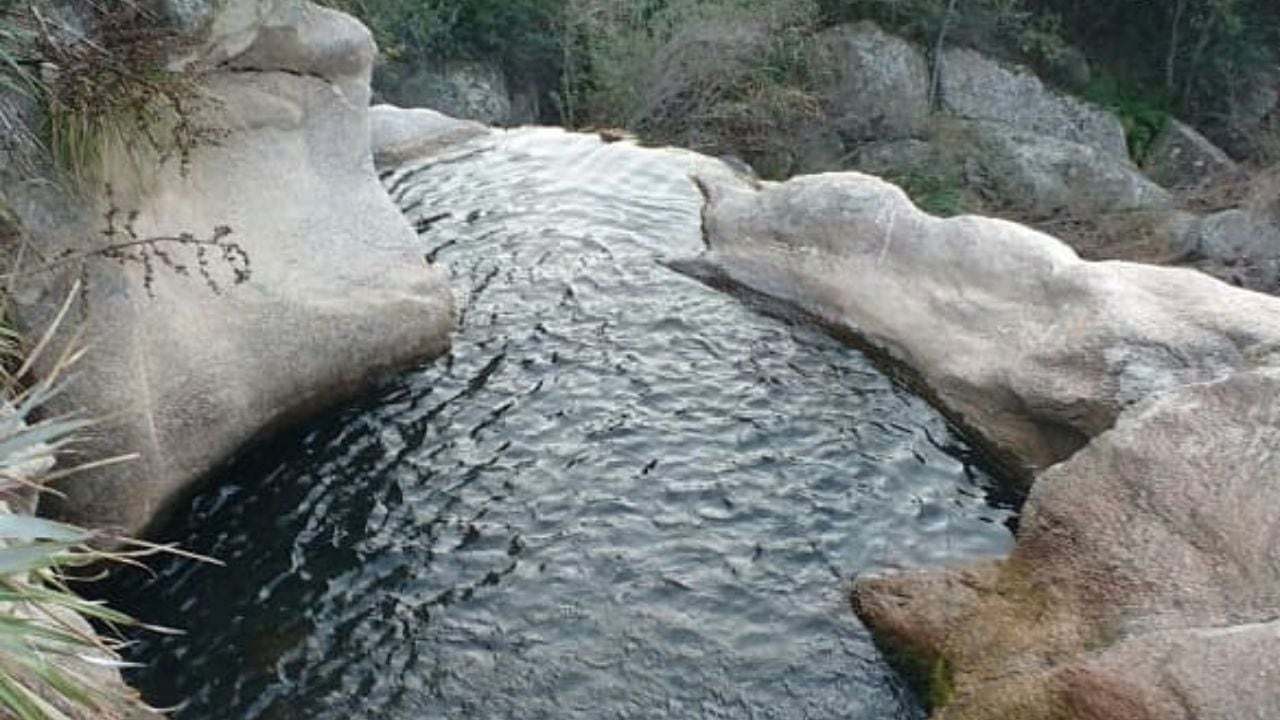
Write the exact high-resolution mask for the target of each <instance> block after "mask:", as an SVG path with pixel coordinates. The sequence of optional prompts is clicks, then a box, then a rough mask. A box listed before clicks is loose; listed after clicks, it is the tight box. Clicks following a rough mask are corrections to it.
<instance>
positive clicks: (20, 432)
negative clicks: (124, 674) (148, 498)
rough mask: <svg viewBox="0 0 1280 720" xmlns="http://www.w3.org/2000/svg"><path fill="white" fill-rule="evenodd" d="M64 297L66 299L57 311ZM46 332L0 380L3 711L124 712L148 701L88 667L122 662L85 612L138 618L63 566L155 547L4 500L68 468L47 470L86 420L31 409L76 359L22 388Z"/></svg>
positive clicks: (110, 715) (106, 718) (12, 341)
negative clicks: (124, 542) (111, 537)
mask: <svg viewBox="0 0 1280 720" xmlns="http://www.w3.org/2000/svg"><path fill="white" fill-rule="evenodd" d="M69 307H70V301H68V303H67V304H66V305H65V306H64V308H63V311H62V315H61V316H62V317H65V315H66V312H67V309H68V308H69ZM55 327H56V323H55ZM52 335H53V331H52V329H51V330H50V331H49V332H48V333H47V334H46V335H45V337H44V338H43V339H41V340H40V342H38V343H37V344H36V346H35V349H34V350H33V351H32V355H31V356H30V357H29V358H28V359H27V360H26V361H25V362H23V363H22V364H21V366H20V367H18V368H17V369H16V370H14V371H13V372H5V373H4V374H3V379H2V380H0V391H2V392H3V395H4V398H5V404H4V405H3V407H2V408H0V498H4V499H3V500H0V716H4V717H8V718H14V719H15V720H67V718H68V717H72V716H76V717H94V718H102V720H123V719H124V718H127V717H131V716H133V715H134V714H135V713H136V712H137V711H139V710H142V709H144V708H145V707H146V706H145V705H144V704H143V703H142V701H141V700H140V699H139V698H138V696H137V694H136V693H134V692H133V691H131V690H130V689H128V688H127V687H126V686H124V685H123V684H122V683H121V682H119V681H118V680H113V679H112V678H111V676H110V675H106V676H103V675H100V674H94V673H88V672H85V669H86V667H88V666H99V667H106V668H114V667H120V666H122V664H123V663H122V662H121V659H120V656H119V654H118V651H119V648H120V644H119V643H118V642H115V641H113V640H111V639H110V638H109V637H108V638H106V639H104V638H103V637H100V636H99V635H98V634H97V633H95V632H93V630H92V629H91V628H90V626H89V624H88V621H89V620H94V621H96V622H99V623H102V624H104V625H105V626H106V627H108V628H121V627H125V626H133V625H137V623H136V622H135V621H134V620H133V619H131V618H130V617H128V616H127V615H124V614H122V613H119V612H116V611H114V610H112V609H110V608H108V607H106V606H104V605H102V604H101V603H97V602H92V601H89V600H85V599H83V598H81V597H80V596H79V595H77V594H75V593H74V592H73V591H72V590H71V589H70V588H69V587H68V584H67V573H68V572H70V571H71V570H73V569H77V568H84V567H86V566H89V565H96V564H100V563H102V562H104V561H128V560H129V558H130V557H132V556H134V555H136V554H137V553H136V552H135V551H136V550H141V552H143V553H146V552H150V551H151V548H147V547H144V546H141V545H138V544H134V545H132V546H131V548H132V549H130V548H128V547H127V548H126V549H125V550H123V551H120V552H108V551H105V550H100V549H97V544H98V543H99V542H101V541H103V540H106V539H108V538H106V536H104V535H102V534H100V533H96V532H91V531H88V530H83V529H80V528H76V527H72V526H69V525H64V524H61V523H56V522H52V521H49V520H43V519H39V518H34V517H28V516H24V515H19V514H14V512H13V511H12V509H11V508H10V507H9V502H11V501H13V500H14V499H16V498H19V497H21V496H23V495H26V494H29V493H38V492H45V491H44V490H43V489H42V488H43V484H44V483H45V482H47V481H49V480H52V479H54V478H55V477H56V476H61V475H66V474H67V473H68V472H70V471H63V472H60V473H54V472H53V471H52V468H53V461H54V455H55V453H58V452H61V451H65V450H66V449H68V447H69V446H70V445H71V444H72V443H73V442H74V439H75V437H76V436H77V434H78V433H79V432H81V431H83V430H84V429H85V428H86V427H88V426H89V425H90V423H89V422H88V421H87V420H85V419H82V418H79V417H77V416H74V415H64V416H54V417H48V418H44V419H42V420H39V421H36V420H34V419H33V415H34V413H36V412H37V411H39V410H40V409H41V408H42V407H43V406H44V405H45V404H46V403H47V401H48V400H49V399H50V398H51V397H53V396H54V395H55V394H57V392H58V389H59V384H60V381H59V376H60V374H61V372H62V371H63V370H65V369H66V368H67V367H68V366H70V365H71V364H72V363H73V362H74V361H75V358H76V354H75V353H71V352H68V353H64V354H63V355H62V356H61V357H60V358H58V360H57V361H56V362H54V363H53V367H54V369H53V370H52V371H50V372H49V373H47V374H46V375H45V377H44V378H43V379H41V380H39V381H35V382H32V383H30V384H29V386H28V387H26V388H25V389H20V387H21V384H22V382H23V381H24V380H25V379H26V375H27V373H28V372H29V370H30V368H31V366H32V365H33V361H34V358H35V357H36V356H37V355H39V354H41V353H42V352H48V351H49V350H48V348H49V342H50V339H51V337H52ZM16 348H17V339H16V338H15V336H14V335H13V334H12V333H11V332H9V331H7V330H0V352H3V353H4V354H5V356H6V357H8V358H9V359H10V360H13V359H14V358H15V357H16ZM10 367H12V365H10ZM123 459H127V458H120V460H123ZM114 461H115V460H111V461H102V462H98V463H92V465H93V466H99V467H100V466H102V465H104V464H107V463H108V462H114ZM83 467H89V465H85V466H83Z"/></svg>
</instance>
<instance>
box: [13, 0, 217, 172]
mask: <svg viewBox="0 0 1280 720" xmlns="http://www.w3.org/2000/svg"><path fill="white" fill-rule="evenodd" d="M80 12H83V13H84V18H82V20H83V23H84V25H85V26H86V27H88V28H89V29H88V31H87V32H82V31H80V30H78V29H76V28H75V27H73V25H74V24H76V23H72V22H70V21H68V20H67V19H66V18H62V17H60V16H57V15H55V14H53V13H52V12H50V11H49V10H48V9H46V10H44V11H42V10H40V9H39V8H38V7H36V6H26V5H22V4H19V3H17V2H15V1H14V0H0V93H3V95H4V97H0V129H4V130H6V131H8V133H9V137H10V138H11V141H14V142H25V143H26V144H28V145H30V146H32V147H37V148H39V149H42V150H44V151H45V152H47V153H48V154H49V155H50V156H51V158H52V160H53V163H54V166H55V167H56V168H57V170H59V171H60V172H61V173H62V174H63V175H64V177H65V178H67V179H70V180H71V181H73V182H74V183H76V184H84V183H87V182H90V181H93V180H96V179H98V178H99V176H100V173H101V169H102V162H103V159H104V158H105V157H106V155H107V153H108V152H110V151H111V150H112V149H116V150H119V151H121V152H123V153H124V155H125V156H127V157H133V158H135V159H141V158H144V157H145V158H146V163H147V164H154V163H155V162H156V161H158V162H164V161H166V160H168V159H169V158H173V157H176V158H177V159H179V161H180V162H182V163H183V166H184V167H185V166H186V164H187V163H188V162H189V161H190V154H191V152H192V150H193V149H194V148H196V147H197V146H199V145H200V144H202V143H206V142H209V141H211V140H213V139H214V138H215V136H216V135H217V133H216V131H215V130H213V129H211V128H208V127H205V126H203V125H201V124H199V123H198V122H197V121H196V120H195V119H194V118H195V117H196V115H197V113H196V112H195V111H194V110H195V106H196V105H197V104H198V103H200V102H205V101H206V100H207V98H205V97H204V96H203V95H202V94H201V93H200V92H199V89H198V88H199V85H198V78H197V77H196V76H195V73H194V71H193V70H188V71H174V70H172V69H171V68H169V67H167V66H166V63H167V60H168V58H169V57H171V55H172V53H173V52H174V51H175V50H177V49H179V44H180V42H181V40H180V38H179V37H178V36H176V35H175V34H173V33H171V32H170V31H169V30H167V29H166V28H165V27H164V25H163V23H159V22H156V20H155V18H153V17H151V16H150V15H149V13H148V12H147V11H146V10H145V9H144V7H143V6H142V5H140V4H137V3H134V2H132V1H131V0H105V1H104V2H95V3H85V4H84V6H83V8H81V10H80ZM7 149H8V150H10V151H11V152H12V150H13V148H7Z"/></svg>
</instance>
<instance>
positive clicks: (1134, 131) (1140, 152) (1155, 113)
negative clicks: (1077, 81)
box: [1083, 73, 1173, 162]
mask: <svg viewBox="0 0 1280 720" xmlns="http://www.w3.org/2000/svg"><path fill="white" fill-rule="evenodd" d="M1083 94H1084V97H1085V98H1086V99H1088V100H1090V101H1092V102H1094V103H1097V104H1098V105H1101V106H1102V107H1105V108H1107V109H1109V110H1111V111H1112V112H1114V113H1115V114H1116V115H1117V116H1119V118H1120V122H1121V123H1123V124H1124V131H1125V138H1126V139H1127V140H1128V141H1129V153H1130V155H1132V156H1133V159H1134V160H1136V161H1138V162H1141V161H1142V160H1143V159H1145V158H1146V156H1147V151H1148V150H1150V149H1151V143H1152V142H1153V141H1154V140H1155V139H1156V136H1157V135H1159V134H1160V131H1161V130H1163V129H1164V126H1165V125H1166V124H1167V123H1168V122H1169V120H1170V119H1171V118H1172V117H1173V111H1172V103H1171V102H1170V101H1169V99H1168V97H1167V96H1165V95H1164V94H1163V92H1161V91H1160V90H1153V89H1151V88H1150V87H1148V86H1142V85H1139V84H1138V83H1135V82H1132V81H1124V80H1121V79H1120V78H1119V77H1117V76H1116V75H1114V74H1111V73H1098V74H1096V75H1095V76H1094V78H1093V80H1092V81H1091V82H1090V83H1089V85H1088V86H1087V87H1085V89H1084V93H1083Z"/></svg>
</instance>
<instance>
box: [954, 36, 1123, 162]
mask: <svg viewBox="0 0 1280 720" xmlns="http://www.w3.org/2000/svg"><path fill="white" fill-rule="evenodd" d="M939 77H940V83H939V84H940V90H941V93H942V104H943V107H945V108H946V109H947V110H948V111H950V112H951V113H953V114H955V115H957V116H959V117H962V118H966V119H969V120H983V121H989V122H994V123H999V124H1002V125H1006V126H1008V127H1010V128H1012V129H1015V130H1020V131H1023V132H1027V133H1033V134H1037V135H1047V136H1049V137H1052V138H1057V139H1059V140H1066V141H1069V142H1074V143H1079V144H1081V145H1088V146H1090V147H1092V148H1094V149H1095V150H1098V151H1099V152H1102V153H1107V154H1109V155H1113V156H1115V157H1117V158H1128V157H1129V150H1128V143H1127V142H1126V141H1125V136H1124V126H1123V125H1121V124H1120V120H1119V119H1117V118H1116V117H1115V116H1114V115H1112V114H1111V113H1109V112H1107V111H1105V110H1103V109H1101V108H1098V107H1094V106H1092V105H1090V104H1088V103H1086V102H1084V101H1082V100H1077V99H1075V98H1072V97H1068V96H1066V95H1061V94H1059V93H1056V92H1054V91H1052V90H1049V89H1048V88H1046V87H1045V86H1044V83H1042V82H1041V81H1040V79H1039V78H1038V77H1036V76H1035V74H1034V73H1032V72H1031V71H1030V70H1027V69H1025V68H1021V67H1017V66H1012V67H1011V66H1006V65H1003V64H1001V63H999V62H997V61H996V60H994V59H992V58H990V57H987V56H986V55H983V54H982V53H979V52H976V51H973V50H969V49H967V48H953V49H949V50H946V51H944V52H943V54H942V69H941V74H940V76H939Z"/></svg>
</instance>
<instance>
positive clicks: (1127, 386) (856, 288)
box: [701, 173, 1280, 477]
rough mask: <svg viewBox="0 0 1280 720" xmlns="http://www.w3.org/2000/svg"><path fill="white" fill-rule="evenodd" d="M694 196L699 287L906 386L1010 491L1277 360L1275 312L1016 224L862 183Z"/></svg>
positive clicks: (710, 189)
mask: <svg viewBox="0 0 1280 720" xmlns="http://www.w3.org/2000/svg"><path fill="white" fill-rule="evenodd" d="M703 187H704V189H705V192H706V193H707V195H708V198H709V205H708V208H707V211H706V213H705V223H706V225H705V235H706V238H707V242H708V250H707V252H706V253H705V255H704V256H703V258H702V259H701V264H702V271H703V272H705V273H708V274H714V275H716V276H718V277H719V278H720V279H722V280H726V281H728V282H730V283H733V284H736V285H740V286H745V287H748V288H750V289H752V290H753V291H755V292H757V293H762V294H764V295H767V296H770V297H773V298H775V299H777V300H779V301H782V302H784V303H787V304H789V305H792V306H795V307H798V308H800V309H801V310H803V311H805V312H808V313H812V314H814V315H816V316H817V317H819V318H821V319H822V320H823V321H825V322H827V323H830V324H833V325H835V326H837V327H840V328H843V329H844V330H846V331H848V332H851V333H854V334H855V335H856V336H857V337H859V338H860V339H861V340H862V341H863V342H864V343H865V344H867V345H869V346H870V347H871V348H872V349H874V350H875V351H877V352H879V353H880V354H882V355H884V356H886V357H887V358H889V359H890V360H891V361H893V362H895V363H897V364H899V365H902V366H905V367H907V368H910V369H912V370H913V371H914V372H915V373H916V374H918V376H919V379H920V380H921V381H922V382H923V383H924V385H925V386H926V387H927V388H928V390H929V391H930V392H931V393H932V394H933V395H934V396H935V398H936V399H937V401H938V402H939V403H940V404H941V405H942V407H943V408H944V409H946V410H948V411H949V412H950V413H951V415H952V416H953V417H955V418H957V419H958V420H959V421H960V422H961V423H962V424H963V425H965V426H967V427H969V428H971V429H972V430H974V431H975V432H976V433H978V434H979V436H980V437H982V438H985V439H986V441H987V443H988V445H989V446H991V448H992V449H993V450H994V451H996V453H997V455H998V456H999V457H1002V458H1003V459H1004V460H1005V461H1006V462H1007V463H1008V464H1009V465H1010V466H1011V467H1012V468H1015V469H1020V470H1021V471H1022V474H1023V476H1024V477H1027V476H1029V472H1030V471H1033V470H1038V469H1042V468H1045V467H1048V466H1050V465H1052V464H1054V463H1056V462H1059V461H1061V460H1063V459H1066V458H1067V457H1069V456H1070V455H1072V454H1073V453H1075V452H1076V451H1077V450H1079V449H1080V448H1081V447H1082V446H1084V444H1085V443H1087V442H1088V440H1089V439H1090V438H1092V437H1094V436H1096V435H1098V434H1099V433H1101V432H1103V431H1105V430H1107V429H1108V428H1110V427H1111V426H1112V425H1113V424H1114V422H1115V420H1116V418H1117V417H1118V416H1119V414H1120V413H1121V412H1122V411H1123V410H1124V409H1125V408H1127V407H1129V406H1130V405H1132V404H1133V403H1135V402H1137V401H1139V400H1142V399H1144V398H1146V397H1147V396H1149V395H1151V394H1152V393H1154V392H1158V391H1161V390H1164V389H1168V388H1173V387H1178V386H1181V385H1185V384H1188V383H1193V382H1205V381H1210V380H1215V379H1220V378H1223V377H1226V376H1228V375H1230V374H1231V373H1232V372H1235V371H1236V370H1238V369H1240V368H1243V367H1248V366H1251V365H1253V364H1256V363H1257V362H1259V361H1260V358H1262V357H1266V356H1271V355H1273V354H1276V353H1277V352H1280V300H1276V299H1274V298H1269V297H1265V296H1261V295H1255V294H1253V293H1249V292H1246V291H1243V290H1238V289H1234V288H1231V287H1229V286H1227V285H1224V284H1223V283H1220V282H1218V281H1216V280H1214V279H1212V278H1209V277H1206V276H1204V275H1202V274H1200V273H1197V272H1194V271H1190V270H1183V269H1172V268H1158V267H1150V266H1144V265H1135V264H1129V263H1121V262H1108V263H1091V262H1086V261H1083V260H1081V259H1079V258H1078V257H1077V256H1076V254H1075V253H1074V252H1072V251H1071V250H1070V249H1069V248H1067V247H1066V246H1065V245H1063V244H1062V243H1060V242H1058V241H1057V240H1055V239H1053V238H1051V237H1049V236H1047V235H1043V234H1040V233H1037V232H1035V231H1032V230H1029V229H1027V228H1024V227H1022V226H1019V225H1015V224H1013V223H1008V222H1003V221H999V220H991V219H985V218H977V217H959V218H952V219H948V220H940V219H937V218H933V217H930V216H928V215H925V214H924V213H922V212H920V211H919V210H917V209H916V208H915V207H914V206H913V205H912V204H911V202H910V201H909V200H908V199H907V198H906V196H905V195H904V194H903V193H902V192H901V191H900V190H898V189H897V188H896V187H894V186H892V185H889V184H888V183H885V182H883V181H880V180H877V179H876V178H873V177H870V176H866V175H859V174H855V173H847V174H828V175H821V176H812V177H802V178H796V179H794V180H791V181H789V182H786V183H783V184H771V185H765V186H763V187H762V189H758V190H757V189H755V187H753V186H751V185H748V184H745V183H742V184H735V183H729V182H713V181H705V182H704V183H703Z"/></svg>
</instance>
